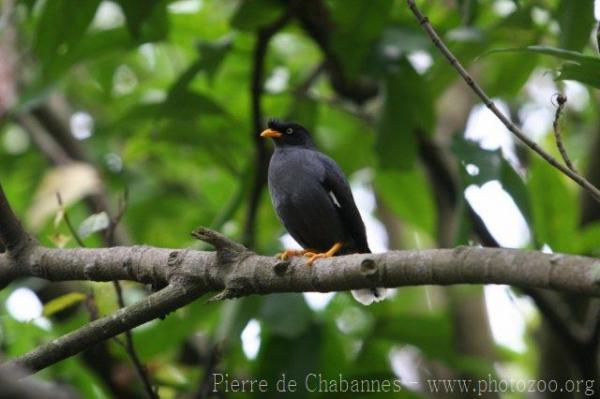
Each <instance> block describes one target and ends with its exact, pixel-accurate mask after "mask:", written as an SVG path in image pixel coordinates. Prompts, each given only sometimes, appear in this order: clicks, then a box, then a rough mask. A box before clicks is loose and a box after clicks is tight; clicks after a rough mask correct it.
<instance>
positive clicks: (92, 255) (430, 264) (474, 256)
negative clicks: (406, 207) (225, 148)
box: [0, 241, 600, 298]
mask: <svg viewBox="0 0 600 399" xmlns="http://www.w3.org/2000/svg"><path fill="white" fill-rule="evenodd" d="M226 242H229V241H226ZM234 244H235V243H234ZM235 245H236V246H228V247H227V248H225V249H222V250H221V251H220V252H219V253H218V254H219V255H217V254H216V253H215V252H206V251H196V250H188V249H184V250H174V249H164V248H154V247H140V246H137V247H114V248H98V249H92V248H89V249H88V248H77V249H53V248H45V247H36V248H34V249H33V250H31V251H30V254H29V255H28V256H27V257H26V259H22V260H21V263H22V264H21V265H20V266H21V267H19V269H18V270H17V276H21V277H24V276H34V277H39V278H44V279H48V280H52V281H68V280H91V281H113V280H130V281H137V282H140V283H144V284H153V285H156V286H161V285H162V286H164V285H167V284H172V283H173V282H174V281H192V282H193V283H194V285H196V286H197V287H199V289H200V290H202V291H221V290H227V291H228V292H227V294H226V295H225V297H227V298H233V297H240V296H246V295H251V294H270V293H276V292H305V291H320V292H328V291H346V290H351V289H359V288H368V287H371V286H382V287H401V286H408V285H426V284H435V285H451V284H508V285H514V286H518V287H536V288H546V289H553V290H556V291H563V292H572V293H578V294H583V295H590V296H600V261H599V260H597V259H594V258H589V257H583V256H576V255H561V254H545V253H541V252H535V251H524V250H515V249H503V248H479V247H458V248H455V249H430V250H411V251H390V252H386V253H381V254H361V255H347V256H339V257H335V258H332V259H323V260H319V261H318V262H317V263H316V264H315V265H314V266H313V267H307V266H306V260H305V259H303V258H297V259H294V260H293V261H292V262H283V261H280V260H278V259H277V258H274V257H268V256H260V255H257V254H255V253H253V252H251V251H249V250H246V249H245V248H244V249H240V248H243V247H242V246H240V245H239V244H235ZM11 262H12V260H11V259H10V258H9V257H7V256H6V255H0V268H1V269H5V268H6V267H8V266H10V264H11Z"/></svg>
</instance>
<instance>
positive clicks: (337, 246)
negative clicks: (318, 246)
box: [304, 242, 342, 266]
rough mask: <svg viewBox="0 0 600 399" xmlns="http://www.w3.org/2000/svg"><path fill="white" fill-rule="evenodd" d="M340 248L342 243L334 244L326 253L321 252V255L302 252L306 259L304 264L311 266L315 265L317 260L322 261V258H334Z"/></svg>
mask: <svg viewBox="0 0 600 399" xmlns="http://www.w3.org/2000/svg"><path fill="white" fill-rule="evenodd" d="M341 248H342V243H339V242H336V243H335V244H334V245H333V247H331V248H330V249H329V251H327V252H323V253H318V252H313V251H306V252H304V256H306V257H307V258H309V259H308V262H306V264H307V265H308V266H312V264H313V263H315V261H316V260H317V259H324V258H331V257H332V256H334V255H335V254H336V253H337V252H338V251H339V250H340V249H341Z"/></svg>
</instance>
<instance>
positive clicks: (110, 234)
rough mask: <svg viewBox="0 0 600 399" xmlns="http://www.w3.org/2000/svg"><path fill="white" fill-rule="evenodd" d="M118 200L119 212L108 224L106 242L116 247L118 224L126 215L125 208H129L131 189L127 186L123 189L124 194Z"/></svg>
mask: <svg viewBox="0 0 600 399" xmlns="http://www.w3.org/2000/svg"><path fill="white" fill-rule="evenodd" d="M118 201H119V205H118V208H117V213H116V214H115V215H114V216H113V217H111V219H110V224H109V226H108V229H107V230H106V244H107V245H108V246H109V247H114V246H115V245H117V242H116V240H115V231H116V230H117V226H118V225H119V223H120V222H121V219H123V216H124V215H125V210H126V209H127V205H128V203H129V189H128V188H127V187H125V190H124V191H123V194H122V195H121V196H120V197H119V200H118Z"/></svg>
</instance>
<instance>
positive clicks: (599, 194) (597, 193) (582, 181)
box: [406, 0, 600, 202]
mask: <svg viewBox="0 0 600 399" xmlns="http://www.w3.org/2000/svg"><path fill="white" fill-rule="evenodd" d="M406 2H407V4H408V7H409V8H410V10H411V11H412V13H413V14H414V15H415V17H416V19H417V21H419V23H420V24H421V26H422V27H423V29H424V30H425V31H426V32H427V34H428V35H429V37H430V38H431V41H432V42H433V44H434V45H435V46H436V47H437V48H438V49H439V50H440V51H441V52H442V54H443V55H444V57H446V59H447V60H448V61H449V62H450V64H451V65H452V66H453V67H454V69H456V70H457V71H458V73H459V74H460V76H461V77H462V78H463V79H464V81H465V82H466V83H467V84H468V85H469V87H470V88H471V90H473V92H474V93H475V94H477V96H478V97H479V98H480V99H481V100H482V101H483V103H484V104H485V106H486V107H487V108H488V109H489V110H490V111H492V112H493V113H494V115H496V117H497V118H498V119H500V121H501V122H502V123H503V124H504V126H506V128H507V129H508V130H509V131H510V132H511V133H513V134H514V135H515V136H516V137H517V138H518V139H519V140H521V141H522V142H523V143H524V144H525V145H526V146H527V147H529V148H530V149H531V150H533V151H534V152H536V153H537V154H538V155H539V156H541V157H542V158H543V159H545V160H546V162H548V163H549V164H550V165H552V166H554V167H555V168H556V169H558V170H559V171H561V172H562V173H564V174H565V175H567V176H568V177H569V178H571V180H573V181H574V182H575V183H577V184H579V185H580V186H581V187H582V188H583V189H584V190H585V191H587V192H588V193H589V194H590V195H591V196H592V197H593V198H594V199H595V200H596V201H598V202H600V190H598V188H596V187H595V186H594V185H593V184H592V183H590V182H589V181H588V180H587V179H586V178H585V177H583V176H580V175H579V174H577V173H575V172H573V171H572V170H571V169H569V168H568V167H566V166H564V165H563V164H561V163H560V162H558V161H557V160H556V159H555V158H554V157H553V156H552V155H550V154H548V153H547V152H546V151H544V150H543V149H542V148H541V147H540V146H539V145H538V144H537V143H535V142H534V141H532V140H531V139H530V138H529V137H527V136H526V135H525V133H523V131H522V130H521V128H519V127H518V126H517V125H515V124H514V123H513V122H512V121H511V120H510V119H509V118H508V117H507V116H506V115H504V114H503V113H502V111H500V110H499V109H498V107H497V106H496V104H495V103H494V102H493V101H492V100H491V99H490V98H489V97H488V95H487V94H486V93H485V92H484V91H483V89H482V88H481V86H479V84H478V83H477V82H476V81H475V80H474V79H473V78H472V77H471V75H470V74H469V72H467V70H466V69H465V68H464V67H463V66H462V64H461V63H460V61H458V59H457V58H456V57H455V56H454V54H453V53H452V52H451V51H450V50H449V49H448V47H447V46H446V45H445V44H444V42H443V41H442V39H441V38H440V36H439V35H438V34H437V32H436V31H435V29H433V26H432V25H431V23H430V22H429V19H428V18H427V17H426V16H425V15H423V13H422V12H421V10H420V9H419V8H418V7H417V5H416V4H415V1H414V0H406Z"/></svg>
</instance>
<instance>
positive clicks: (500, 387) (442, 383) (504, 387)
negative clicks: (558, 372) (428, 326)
mask: <svg viewBox="0 0 600 399" xmlns="http://www.w3.org/2000/svg"><path fill="white" fill-rule="evenodd" d="M212 376H213V384H212V390H213V392H215V393H216V392H223V393H237V392H262V393H265V392H273V391H275V392H280V393H287V392H289V393H292V392H300V391H306V392H350V393H371V392H373V393H375V392H384V393H387V392H400V391H402V390H403V389H406V388H407V386H406V385H407V383H406V382H401V381H400V380H399V379H368V378H365V379H356V378H345V377H344V376H343V375H342V374H338V375H337V376H336V377H334V378H329V377H325V376H324V375H322V374H321V373H308V374H306V376H305V377H304V378H303V379H296V378H292V377H289V376H287V375H286V374H285V373H282V374H281V375H280V376H279V378H277V379H276V380H274V381H273V380H267V379H262V378H248V379H239V378H233V377H231V376H230V375H229V374H228V373H213V375H212ZM413 384H419V383H418V382H413V383H410V382H409V383H408V385H413ZM595 384H596V381H595V380H568V381H563V382H562V383H559V382H557V381H556V380H549V381H546V380H519V379H518V380H513V379H510V380H507V379H496V378H494V377H493V376H492V375H491V374H488V377H487V378H485V379H480V380H471V379H468V380H426V381H425V383H424V384H422V385H423V386H422V389H425V390H429V391H431V392H440V393H444V392H445V393H449V392H455V393H474V394H476V395H477V396H481V395H482V394H483V393H486V392H502V393H508V392H563V393H567V392H580V393H583V394H584V396H586V397H587V396H592V395H594V393H595ZM414 388H417V387H414Z"/></svg>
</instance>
